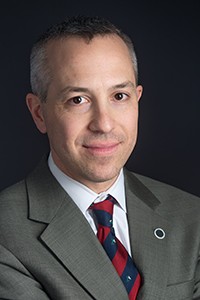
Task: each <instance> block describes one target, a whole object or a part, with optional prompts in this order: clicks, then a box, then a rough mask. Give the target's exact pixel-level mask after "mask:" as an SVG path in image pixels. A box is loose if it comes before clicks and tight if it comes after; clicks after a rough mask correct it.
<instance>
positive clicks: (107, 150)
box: [83, 142, 120, 155]
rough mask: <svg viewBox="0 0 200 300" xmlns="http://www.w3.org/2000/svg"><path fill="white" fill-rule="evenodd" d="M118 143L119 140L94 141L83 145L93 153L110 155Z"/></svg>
mask: <svg viewBox="0 0 200 300" xmlns="http://www.w3.org/2000/svg"><path fill="white" fill-rule="evenodd" d="M119 144H120V143H119V142H112V143H111V142H107V143H94V144H91V145H84V146H83V147H84V148H85V149H87V151H88V152H90V153H91V154H93V155H109V154H110V155H111V154H112V153H114V152H115V151H116V150H117V148H118V146H119Z"/></svg>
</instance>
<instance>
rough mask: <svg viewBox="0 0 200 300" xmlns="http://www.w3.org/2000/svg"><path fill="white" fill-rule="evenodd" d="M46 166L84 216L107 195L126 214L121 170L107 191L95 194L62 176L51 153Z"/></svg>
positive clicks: (64, 175) (69, 178) (80, 184)
mask: <svg viewBox="0 0 200 300" xmlns="http://www.w3.org/2000/svg"><path fill="white" fill-rule="evenodd" d="M48 165H49V169H50V171H51V173H52V174H53V176H54V177H55V178H56V180H57V181H58V182H59V183H60V185H61V186H62V188H63V189H64V190H65V191H66V192H67V193H68V195H69V196H70V197H71V198H72V200H73V201H74V202H75V203H76V205H77V206H78V207H79V209H80V210H81V211H82V212H83V213H84V214H85V212H86V211H87V209H88V208H89V207H90V205H91V204H92V203H93V202H94V200H96V199H99V201H102V200H104V199H105V197H106V195H107V194H110V195H112V196H113V197H114V198H115V199H116V200H117V202H118V204H119V205H120V206H121V208H122V209H123V210H124V211H125V212H126V201H125V188H124V173H123V169H121V171H120V174H119V176H118V178H117V180H116V181H115V182H114V184H113V185H112V186H111V187H110V188H109V189H108V190H107V191H105V192H103V193H100V194H97V193H95V192H94V191H92V190H91V189H89V188H88V187H87V186H85V185H83V184H82V183H80V182H78V181H76V180H74V179H72V178H71V177H69V176H67V175H66V174H64V173H63V172H62V171H61V170H60V169H59V168H58V167H57V166H56V164H55V163H54V161H53V158H52V155H51V153H50V155H49V158H48Z"/></svg>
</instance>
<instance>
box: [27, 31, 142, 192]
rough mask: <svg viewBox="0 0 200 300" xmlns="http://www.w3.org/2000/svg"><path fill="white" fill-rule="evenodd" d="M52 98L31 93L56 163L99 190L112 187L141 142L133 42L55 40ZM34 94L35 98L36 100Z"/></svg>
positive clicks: (51, 54) (113, 38) (52, 44)
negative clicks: (43, 99) (130, 48)
mask: <svg viewBox="0 0 200 300" xmlns="http://www.w3.org/2000/svg"><path fill="white" fill-rule="evenodd" d="M47 53H48V59H49V65H50V68H51V73H52V81H51V83H50V86H49V89H48V95H47V101H46V103H42V104H41V103H40V102H39V100H38V99H37V97H36V96H33V95H31V94H29V95H28V96H27V103H28V105H29V109H30V110H31V113H32V115H33V118H34V120H35V122H36V125H37V127H38V128H39V130H40V131H41V132H43V133H45V132H47V134H48V137H49V142H50V148H51V151H52V156H53V159H54V162H55V163H56V165H57V166H58V167H59V168H60V169H61V170H62V171H63V172H64V173H65V174H67V175H68V176H70V177H72V178H73V179H75V180H77V181H79V182H81V183H83V184H85V185H86V186H88V187H89V188H91V189H92V190H94V191H95V192H101V191H103V190H106V189H107V188H109V187H110V186H111V185H112V184H113V183H114V181H115V180H116V178H117V176H118V174H119V171H120V169H121V168H122V167H123V166H124V164H125V163H126V161H127V159H128V157H129V156H130V154H131V152H132V150H133V148H134V146H135V142H136V136H137V123H138V101H139V98H140V96H141V93H142V87H141V86H137V87H136V82H135V76H134V71H133V65H132V62H131V58H130V54H129V52H128V49H127V46H126V45H125V44H124V42H123V41H122V40H121V39H120V38H119V37H117V36H111V35H110V36H104V37H101V36H99V37H95V38H94V39H92V40H91V41H90V42H89V43H87V42H86V41H85V40H83V39H81V38H68V39H65V40H60V41H53V42H50V43H49V45H48V48H47ZM31 99H32V100H31Z"/></svg>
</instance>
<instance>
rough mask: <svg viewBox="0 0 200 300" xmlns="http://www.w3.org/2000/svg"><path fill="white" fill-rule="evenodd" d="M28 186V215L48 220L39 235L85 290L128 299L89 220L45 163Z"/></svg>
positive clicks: (102, 296)
mask: <svg viewBox="0 0 200 300" xmlns="http://www.w3.org/2000/svg"><path fill="white" fill-rule="evenodd" d="M38 179H39V182H38ZM27 189H28V193H29V206H30V212H29V217H30V219H34V220H37V221H39V222H44V223H47V224H48V225H47V227H46V229H45V231H44V232H43V233H42V235H41V239H42V240H43V242H44V243H45V244H46V245H47V247H48V248H49V249H50V251H51V252H53V253H54V254H55V255H56V256H57V258H58V259H59V260H60V262H61V263H62V265H63V266H64V267H65V268H66V269H67V270H68V271H69V272H70V273H71V274H72V275H73V277H74V278H76V280H77V281H78V282H79V283H80V285H82V286H83V287H84V289H85V290H87V291H88V294H90V295H91V296H92V297H94V298H95V299H97V300H104V299H105V300H107V299H116V300H128V296H127V293H126V291H125V288H124V286H123V284H122V282H121V279H120V278H119V276H118V275H117V273H116V271H115V269H114V267H113V265H112V263H111V261H110V260H109V258H108V256H107V255H106V253H105V251H104V250H103V248H102V246H101V245H100V243H99V241H98V239H97V238H96V236H95V235H94V233H93V231H92V229H91V228H90V225H89V223H88V222H87V220H86V219H85V217H84V216H83V214H82V213H81V211H80V210H79V208H78V207H77V206H76V205H75V204H74V202H73V201H72V200H71V198H70V197H69V196H68V195H67V194H66V192H65V191H64V190H63V189H62V188H61V187H60V185H59V184H58V183H57V181H56V180H55V179H54V177H53V176H52V175H51V173H50V172H49V170H48V168H47V166H46V164H44V163H42V165H41V166H40V167H39V168H38V169H37V170H36V171H35V172H34V173H33V174H32V175H31V176H30V177H29V178H28V179H27ZM102 291H103V293H102Z"/></svg>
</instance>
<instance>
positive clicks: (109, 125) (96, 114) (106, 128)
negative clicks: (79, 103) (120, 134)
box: [89, 105, 115, 133]
mask: <svg viewBox="0 0 200 300" xmlns="http://www.w3.org/2000/svg"><path fill="white" fill-rule="evenodd" d="M114 123H115V121H114V116H113V112H112V111H111V109H109V107H108V105H98V106H97V105H96V106H95V108H94V110H93V111H92V118H91V122H90V124H89V129H90V130H91V131H93V132H97V133H109V132H110V131H112V130H113V127H114Z"/></svg>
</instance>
